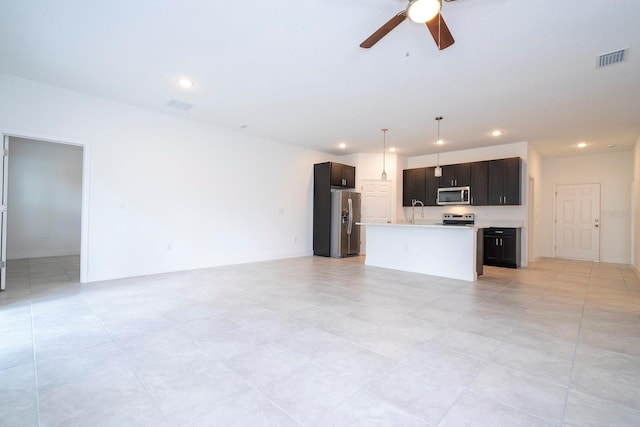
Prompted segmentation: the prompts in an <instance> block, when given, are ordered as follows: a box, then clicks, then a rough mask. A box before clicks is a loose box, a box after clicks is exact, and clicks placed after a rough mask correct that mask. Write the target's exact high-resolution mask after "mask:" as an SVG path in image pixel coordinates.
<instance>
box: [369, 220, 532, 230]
mask: <svg viewBox="0 0 640 427" xmlns="http://www.w3.org/2000/svg"><path fill="white" fill-rule="evenodd" d="M439 222H440V221H438V220H435V219H434V220H423V219H420V220H419V221H416V223H415V224H410V223H408V222H393V223H381V222H358V223H356V224H358V225H364V226H367V225H375V226H389V227H441V228H442V227H446V228H462V229H465V228H471V229H478V228H489V227H497V228H523V227H524V224H523V222H522V221H502V220H489V221H476V223H475V224H473V225H464V226H462V225H443V224H440V223H439Z"/></svg>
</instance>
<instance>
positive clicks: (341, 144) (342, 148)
mask: <svg viewBox="0 0 640 427" xmlns="http://www.w3.org/2000/svg"><path fill="white" fill-rule="evenodd" d="M338 147H339V148H340V149H341V150H344V149H345V148H347V143H346V142H341V143H340V144H338Z"/></svg>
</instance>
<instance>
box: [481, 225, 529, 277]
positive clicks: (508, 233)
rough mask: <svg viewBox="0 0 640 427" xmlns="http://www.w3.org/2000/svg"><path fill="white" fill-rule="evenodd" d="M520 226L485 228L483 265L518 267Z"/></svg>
mask: <svg viewBox="0 0 640 427" xmlns="http://www.w3.org/2000/svg"><path fill="white" fill-rule="evenodd" d="M520 230H521V229H520V228H493V227H492V228H485V229H484V231H483V235H484V237H483V243H484V244H483V252H484V265H493V266H496V267H509V268H518V267H520Z"/></svg>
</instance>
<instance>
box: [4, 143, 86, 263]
mask: <svg viewBox="0 0 640 427" xmlns="http://www.w3.org/2000/svg"><path fill="white" fill-rule="evenodd" d="M9 144H10V145H9V148H10V157H9V158H10V163H9V176H8V200H7V206H8V211H7V258H8V259H16V258H34V257H43V256H62V255H78V254H80V213H81V209H82V148H81V147H77V146H73V145H66V144H53V143H50V142H42V141H32V140H26V139H20V138H10V142H9Z"/></svg>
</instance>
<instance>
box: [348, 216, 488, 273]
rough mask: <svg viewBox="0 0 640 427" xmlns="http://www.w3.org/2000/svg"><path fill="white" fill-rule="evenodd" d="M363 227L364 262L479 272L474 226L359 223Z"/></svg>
mask: <svg viewBox="0 0 640 427" xmlns="http://www.w3.org/2000/svg"><path fill="white" fill-rule="evenodd" d="M360 225H362V226H365V227H366V230H367V238H366V250H365V253H366V257H365V264H366V265H370V266H374V267H382V268H390V269H393V270H402V271H409V272H413V273H422V274H429V275H433V276H441V277H448V278H451V279H459V280H466V281H470V282H471V281H476V280H477V279H478V275H481V274H482V236H480V238H478V230H479V228H478V227H474V226H458V225H437V224H384V223H381V224H379V223H361V224H360Z"/></svg>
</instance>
